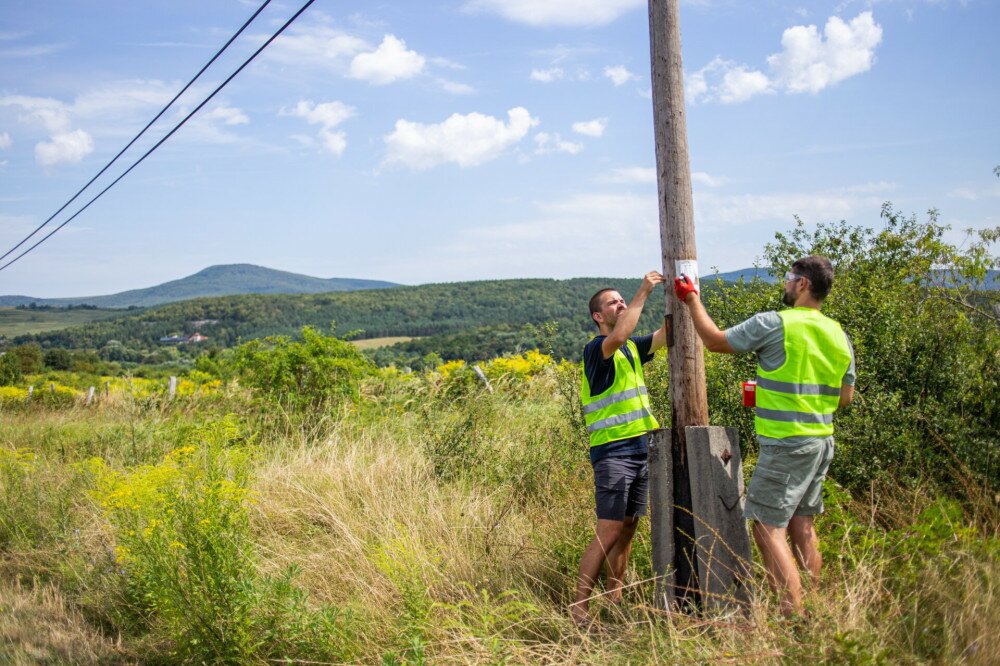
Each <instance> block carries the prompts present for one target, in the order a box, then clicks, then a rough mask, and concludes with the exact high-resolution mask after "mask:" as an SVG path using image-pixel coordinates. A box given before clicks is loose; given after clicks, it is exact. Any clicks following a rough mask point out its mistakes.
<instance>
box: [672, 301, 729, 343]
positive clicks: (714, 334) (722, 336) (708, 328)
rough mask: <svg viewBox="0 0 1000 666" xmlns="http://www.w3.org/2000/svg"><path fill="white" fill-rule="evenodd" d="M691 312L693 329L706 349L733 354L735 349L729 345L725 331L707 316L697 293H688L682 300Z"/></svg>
mask: <svg viewBox="0 0 1000 666" xmlns="http://www.w3.org/2000/svg"><path fill="white" fill-rule="evenodd" d="M684 302H685V304H686V305H687V306H688V311H689V312H690V313H691V321H693V322H694V329H695V330H696V331H698V337H700V338H701V341H702V342H704V343H705V347H706V349H708V351H712V352H718V353H720V354H735V353H736V350H734V349H733V348H732V347H730V346H729V340H727V339H726V333H725V331H722V330H720V329H719V327H718V326H716V325H715V322H714V321H712V318H711V317H709V316H708V312H707V311H706V310H705V306H704V305H703V304H702V302H701V297H700V296H699V295H698V294H695V293H691V294H688V296H687V300H686V301H684Z"/></svg>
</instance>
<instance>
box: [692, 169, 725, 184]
mask: <svg viewBox="0 0 1000 666" xmlns="http://www.w3.org/2000/svg"><path fill="white" fill-rule="evenodd" d="M691 182H692V183H695V184H698V185H704V186H705V187H719V186H721V185H725V184H726V182H727V179H726V178H723V177H721V176H712V175H710V174H707V173H705V172H704V171H694V172H692V174H691Z"/></svg>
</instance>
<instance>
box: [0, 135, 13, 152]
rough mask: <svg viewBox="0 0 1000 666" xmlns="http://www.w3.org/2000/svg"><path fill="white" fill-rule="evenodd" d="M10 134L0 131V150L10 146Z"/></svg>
mask: <svg viewBox="0 0 1000 666" xmlns="http://www.w3.org/2000/svg"><path fill="white" fill-rule="evenodd" d="M11 143H12V142H11V140H10V134H7V132H0V150H6V149H7V148H10V146H11Z"/></svg>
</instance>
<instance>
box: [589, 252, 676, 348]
mask: <svg viewBox="0 0 1000 666" xmlns="http://www.w3.org/2000/svg"><path fill="white" fill-rule="evenodd" d="M663 280H664V278H663V276H662V275H661V274H659V273H657V272H656V271H650V272H648V273H646V276H645V277H644V278H642V283H641V284H640V285H639V289H638V290H637V291H636V292H635V296H633V297H632V302H631V303H629V304H628V307H627V308H626V309H625V312H623V313H622V314H621V315H620V316H619V317H618V321H617V322H616V323H615V327H614V330H612V331H611V333H610V334H608V336H607V337H606V338H604V341H603V342H602V343H601V352H602V353H603V354H604V358H606V359H607V358H611V357H612V356H613V355H614V353H615V352H616V351H618V349H619V348H620V347H621V346H622V345H624V344H625V341H626V340H628V338H629V336H630V335H632V331H634V330H635V327H636V324H638V323H639V317H640V315H642V308H643V306H645V305H646V298H647V297H648V296H649V294H650V292H652V291H653V287H655V286H656V285H658V284H660V283H661V282H663ZM661 330H662V329H661ZM663 338H664V340H666V337H665V336H663ZM654 344H655V339H654ZM661 346H662V345H661Z"/></svg>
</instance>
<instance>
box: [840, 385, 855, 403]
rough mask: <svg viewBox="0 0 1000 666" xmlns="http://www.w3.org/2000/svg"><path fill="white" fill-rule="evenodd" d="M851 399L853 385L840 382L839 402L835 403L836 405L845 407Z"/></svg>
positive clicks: (852, 397) (852, 398)
mask: <svg viewBox="0 0 1000 666" xmlns="http://www.w3.org/2000/svg"><path fill="white" fill-rule="evenodd" d="M852 400H854V387H853V386H852V385H850V384H841V386H840V402H839V403H837V407H847V406H848V405H849V404H851V401H852Z"/></svg>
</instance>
